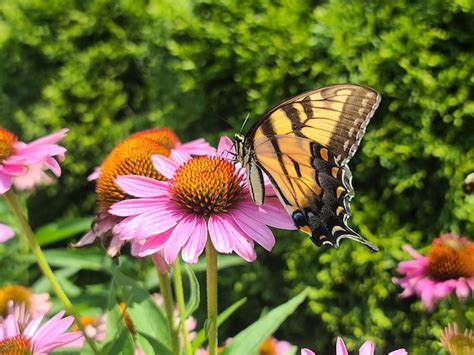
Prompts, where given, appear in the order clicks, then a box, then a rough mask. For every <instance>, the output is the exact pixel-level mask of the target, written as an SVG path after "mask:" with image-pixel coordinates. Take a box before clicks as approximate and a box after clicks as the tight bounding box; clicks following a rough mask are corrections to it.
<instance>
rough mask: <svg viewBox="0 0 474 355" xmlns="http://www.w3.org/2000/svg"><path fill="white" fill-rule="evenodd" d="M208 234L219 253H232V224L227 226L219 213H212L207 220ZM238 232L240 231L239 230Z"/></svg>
mask: <svg viewBox="0 0 474 355" xmlns="http://www.w3.org/2000/svg"><path fill="white" fill-rule="evenodd" d="M208 226H209V236H210V238H211V241H212V245H214V248H216V250H217V251H218V252H219V253H226V254H229V253H232V250H233V249H232V242H231V239H232V231H229V229H232V226H228V225H227V224H226V221H225V219H224V218H223V217H221V216H219V215H212V216H210V217H209V220H208ZM239 233H240V232H239Z"/></svg>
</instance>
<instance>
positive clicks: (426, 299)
mask: <svg viewBox="0 0 474 355" xmlns="http://www.w3.org/2000/svg"><path fill="white" fill-rule="evenodd" d="M422 281H423V280H422ZM422 281H420V282H418V284H417V288H418V289H420V293H421V302H422V303H423V305H424V306H425V308H426V309H427V310H428V311H432V310H433V309H434V307H435V297H434V283H433V284H432V285H430V284H429V283H427V282H422ZM421 284H425V285H426V287H422V286H421ZM419 285H420V286H419ZM417 293H418V292H417ZM420 293H418V294H420Z"/></svg>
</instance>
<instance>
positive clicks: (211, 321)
mask: <svg viewBox="0 0 474 355" xmlns="http://www.w3.org/2000/svg"><path fill="white" fill-rule="evenodd" d="M206 269H207V270H206V278H207V327H208V336H209V355H216V354H217V252H216V249H214V246H213V245H212V242H211V239H210V238H208V239H207V243H206Z"/></svg>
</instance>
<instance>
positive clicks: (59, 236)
mask: <svg viewBox="0 0 474 355" xmlns="http://www.w3.org/2000/svg"><path fill="white" fill-rule="evenodd" d="M91 223H92V217H88V218H74V219H68V220H62V221H59V222H53V223H49V224H46V225H44V226H41V227H40V228H39V229H38V230H37V231H36V233H35V235H36V240H37V241H38V243H39V244H40V245H41V246H44V245H48V244H51V243H55V242H58V241H61V240H65V239H69V238H71V237H73V236H75V235H76V234H79V233H83V232H86V231H87V230H89V229H90V228H91Z"/></svg>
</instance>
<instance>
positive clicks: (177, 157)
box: [171, 149, 192, 165]
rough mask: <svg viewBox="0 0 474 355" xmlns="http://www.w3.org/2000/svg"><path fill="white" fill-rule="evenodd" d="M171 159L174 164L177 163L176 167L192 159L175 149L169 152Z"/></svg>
mask: <svg viewBox="0 0 474 355" xmlns="http://www.w3.org/2000/svg"><path fill="white" fill-rule="evenodd" d="M171 157H172V158H173V160H174V161H175V162H176V163H178V165H183V164H184V163H186V162H187V161H188V160H190V159H192V157H191V155H189V154H188V153H185V152H183V151H179V150H176V149H173V150H172V151H171Z"/></svg>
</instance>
